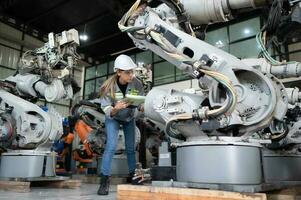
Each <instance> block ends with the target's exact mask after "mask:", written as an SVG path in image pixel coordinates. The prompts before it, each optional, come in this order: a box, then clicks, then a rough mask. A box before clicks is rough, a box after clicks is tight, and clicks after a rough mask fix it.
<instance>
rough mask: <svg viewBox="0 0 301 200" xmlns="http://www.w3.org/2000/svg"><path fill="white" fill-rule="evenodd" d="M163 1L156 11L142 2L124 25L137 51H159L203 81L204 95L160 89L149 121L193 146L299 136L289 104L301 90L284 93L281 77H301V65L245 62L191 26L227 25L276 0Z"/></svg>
mask: <svg viewBox="0 0 301 200" xmlns="http://www.w3.org/2000/svg"><path fill="white" fill-rule="evenodd" d="M162 2H163V3H164V4H161V5H159V6H158V7H156V8H151V7H150V6H149V3H148V2H146V1H137V2H136V3H135V4H134V5H133V6H132V7H131V9H130V10H129V11H128V12H127V13H126V14H125V15H124V16H123V18H122V19H121V21H120V22H119V24H118V25H119V28H120V29H121V31H124V32H127V33H128V35H129V36H130V37H131V39H132V40H133V41H134V43H135V45H136V46H137V47H138V48H141V49H144V50H146V49H149V50H151V51H153V52H154V53H156V54H157V55H159V56H160V57H162V58H163V59H165V60H167V61H168V62H170V63H172V64H174V65H175V66H176V67H177V68H179V69H180V70H183V71H185V72H187V73H188V74H190V75H191V76H192V77H194V78H196V79H198V80H199V83H200V88H201V91H198V92H192V93H191V92H190V93H187V92H179V91H175V90H170V91H164V90H161V89H153V90H152V91H150V93H149V94H148V96H147V99H146V103H145V114H146V116H148V117H149V118H150V119H152V120H154V121H157V122H158V123H161V124H164V125H165V127H166V128H165V131H166V133H168V134H169V135H170V136H171V137H174V138H177V139H182V140H186V142H195V141H200V140H201V141H207V142H208V141H210V140H211V139H212V138H217V137H218V140H220V138H223V136H226V137H224V140H225V141H228V140H231V141H232V142H233V141H240V142H243V141H249V142H250V141H252V140H253V139H254V137H255V138H256V139H258V140H257V143H261V142H263V143H265V142H267V141H268V140H274V139H275V140H276V139H280V138H283V136H284V135H290V134H293V133H291V131H290V130H289V129H290V128H289V126H288V124H291V122H292V120H291V119H290V118H289V117H288V116H287V113H288V111H289V110H288V109H289V107H288V106H290V109H291V107H292V106H294V105H295V104H297V103H299V102H300V98H299V97H300V93H299V89H296V88H285V87H284V85H283V84H282V82H281V81H280V80H279V79H278V78H283V77H298V76H299V75H300V72H301V71H300V69H301V68H300V67H301V65H300V63H299V62H292V63H279V62H271V59H267V57H265V58H266V59H246V60H240V59H238V58H236V57H234V56H233V55H231V54H229V53H227V52H224V51H222V50H220V49H218V48H216V47H213V46H211V45H209V44H207V43H206V42H204V41H201V40H199V39H198V38H197V37H196V35H195V33H194V30H193V28H192V25H191V23H190V22H193V23H194V24H195V25H198V24H208V23H214V22H221V21H227V20H229V19H231V18H233V14H232V13H235V11H238V10H241V9H254V8H257V7H260V6H263V5H268V4H269V3H271V2H269V1H253V0H241V1H234V0H233V1H226V0H225V1H223V0H222V1H213V0H212V1H193V0H183V1H181V2H179V1H173V0H171V1H165V0H164V1H163V0H162ZM289 3H291V5H292V7H293V6H294V7H293V8H294V9H297V7H299V6H300V2H294V3H295V4H293V2H292V1H289ZM259 37H260V35H259ZM259 39H261V38H259ZM265 53H266V52H265ZM295 109H298V108H295ZM266 128H268V130H267V129H266ZM294 130H295V128H294ZM255 133H260V134H259V136H258V135H256V136H254V134H255ZM229 136H230V137H229ZM257 136H258V137H257ZM296 141H297V140H296V138H295V140H294V142H296ZM299 142H300V141H299V139H298V143H299Z"/></svg>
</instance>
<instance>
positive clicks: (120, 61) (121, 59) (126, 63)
mask: <svg viewBox="0 0 301 200" xmlns="http://www.w3.org/2000/svg"><path fill="white" fill-rule="evenodd" d="M136 67H137V65H136V64H135V63H134V62H133V60H132V59H131V57H130V56H127V55H124V54H121V55H119V56H118V57H117V58H116V59H115V62H114V72H116V71H117V69H121V70H130V69H134V68H136Z"/></svg>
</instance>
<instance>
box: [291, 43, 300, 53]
mask: <svg viewBox="0 0 301 200" xmlns="http://www.w3.org/2000/svg"><path fill="white" fill-rule="evenodd" d="M298 50H301V42H298V43H294V44H290V45H288V51H289V52H291V51H298Z"/></svg>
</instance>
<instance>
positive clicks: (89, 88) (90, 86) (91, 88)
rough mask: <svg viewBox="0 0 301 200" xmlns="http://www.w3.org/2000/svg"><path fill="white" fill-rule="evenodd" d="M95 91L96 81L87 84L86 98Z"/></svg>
mask: <svg viewBox="0 0 301 200" xmlns="http://www.w3.org/2000/svg"><path fill="white" fill-rule="evenodd" d="M94 90H95V79H94V80H90V81H86V82H85V94H84V96H85V98H87V96H88V95H89V94H91V93H93V92H94Z"/></svg>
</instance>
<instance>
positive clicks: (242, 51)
mask: <svg viewBox="0 0 301 200" xmlns="http://www.w3.org/2000/svg"><path fill="white" fill-rule="evenodd" d="M246 47H247V48H246ZM259 52H260V49H259V46H258V45H257V43H256V40H255V38H252V39H249V40H245V41H242V42H238V43H234V44H231V45H230V53H231V54H232V55H234V56H236V57H238V58H257V56H258V54H259Z"/></svg>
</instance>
